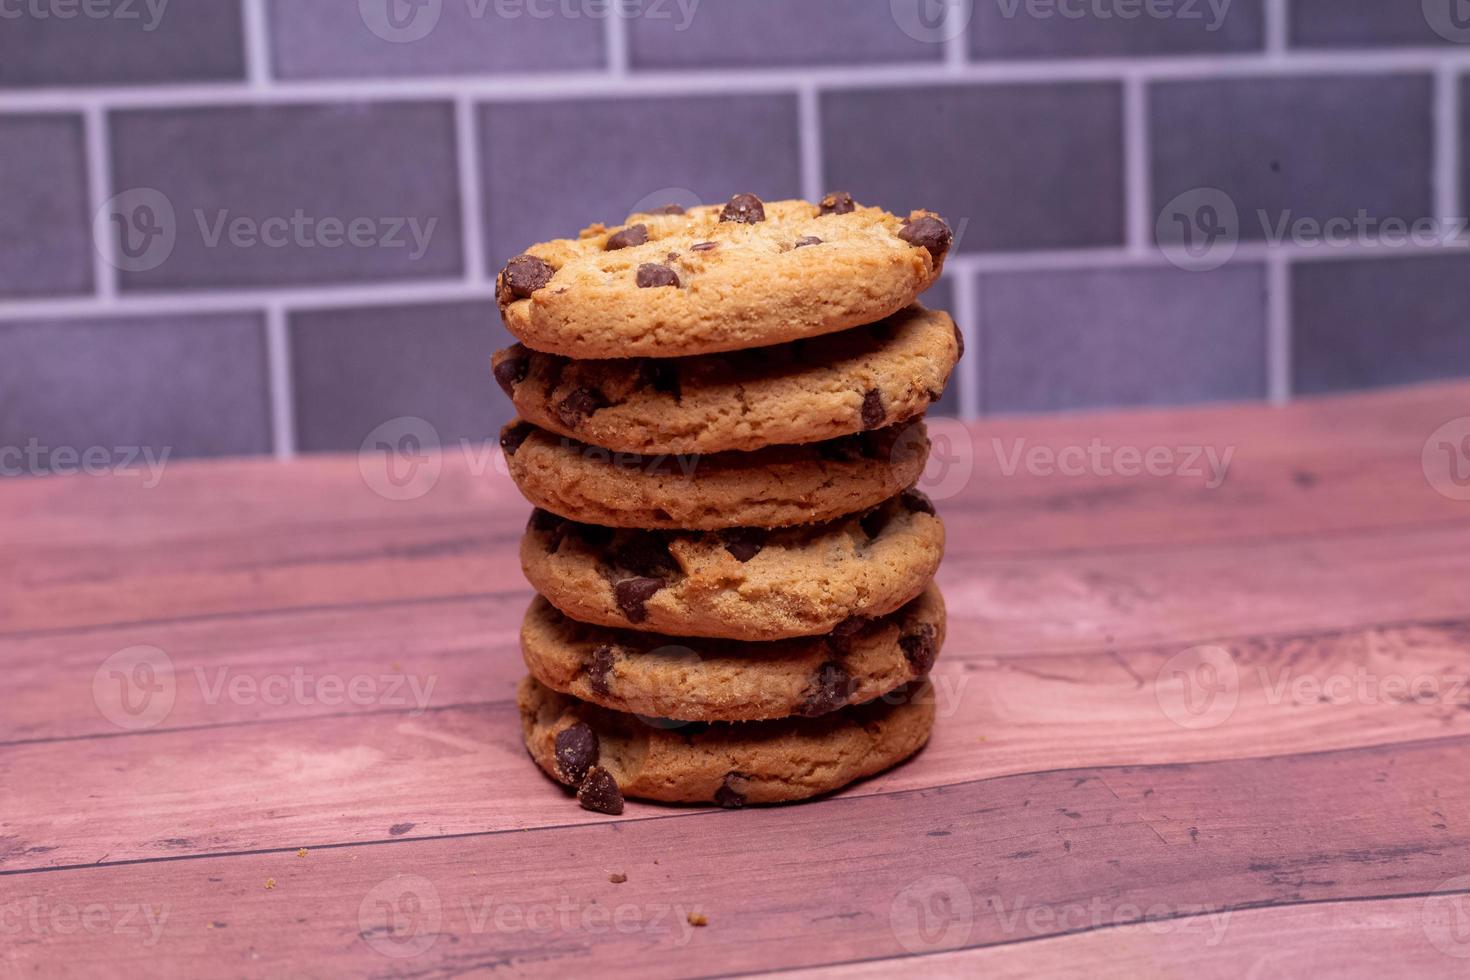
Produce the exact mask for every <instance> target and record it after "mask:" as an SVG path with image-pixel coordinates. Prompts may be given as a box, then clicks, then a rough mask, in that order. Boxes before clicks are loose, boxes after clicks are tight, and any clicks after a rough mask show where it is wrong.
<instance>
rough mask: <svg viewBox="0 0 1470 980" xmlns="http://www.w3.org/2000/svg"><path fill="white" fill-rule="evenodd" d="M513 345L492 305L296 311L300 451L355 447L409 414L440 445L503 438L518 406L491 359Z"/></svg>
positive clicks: (295, 369) (294, 341) (293, 351)
mask: <svg viewBox="0 0 1470 980" xmlns="http://www.w3.org/2000/svg"><path fill="white" fill-rule="evenodd" d="M509 342H510V341H509V338H508V337H507V336H506V335H505V333H504V331H503V330H501V329H500V314H499V312H498V311H497V310H496V308H495V304H494V303H490V302H470V303H443V304H423V305H416V306H399V307H383V308H372V309H333V310H320V311H311V312H302V313H296V314H293V315H292V317H291V365H292V375H293V377H294V378H295V384H294V387H295V392H296V439H297V447H298V448H299V449H301V450H303V451H317V450H350V451H354V452H355V451H356V450H358V449H359V448H361V446H362V442H363V439H365V438H366V437H367V435H368V434H369V433H370V432H372V431H373V430H374V429H375V428H377V427H378V426H379V425H382V424H383V423H384V422H388V421H389V420H391V419H394V418H398V417H400V416H415V417H418V418H422V419H425V420H427V421H428V422H429V423H430V424H431V425H433V426H434V427H435V429H437V431H438V434H439V439H440V444H441V445H449V444H457V442H458V440H459V439H461V438H464V439H471V440H476V441H479V440H483V439H488V438H494V437H495V436H496V435H497V434H498V433H499V431H500V426H501V425H503V424H504V423H505V422H507V421H509V420H510V417H511V415H512V414H513V412H512V410H511V407H510V402H509V401H508V400H507V399H506V398H505V396H504V395H503V394H502V393H501V391H500V389H499V388H498V387H497V386H496V384H495V381H494V379H493V378H492V377H491V375H490V355H491V354H492V353H493V352H494V351H495V349H496V348H497V347H499V346H503V345H504V344H507V343H509Z"/></svg>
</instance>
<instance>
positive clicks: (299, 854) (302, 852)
mask: <svg viewBox="0 0 1470 980" xmlns="http://www.w3.org/2000/svg"><path fill="white" fill-rule="evenodd" d="M296 856H297V857H299V858H304V857H306V848H304V847H303V848H300V849H298V850H297V851H296Z"/></svg>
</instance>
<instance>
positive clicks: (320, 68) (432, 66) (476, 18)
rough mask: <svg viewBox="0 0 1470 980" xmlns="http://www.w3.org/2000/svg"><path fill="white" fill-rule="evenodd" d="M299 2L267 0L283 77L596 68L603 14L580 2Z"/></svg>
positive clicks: (278, 69)
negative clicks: (396, 13) (390, 14)
mask: <svg viewBox="0 0 1470 980" xmlns="http://www.w3.org/2000/svg"><path fill="white" fill-rule="evenodd" d="M399 2H400V0H374V2H373V3H372V4H369V5H367V6H366V7H364V6H362V5H360V4H358V3H354V2H350V0H348V2H336V3H320V2H312V3H302V2H301V0H271V7H270V13H271V46H272V51H273V53H274V57H275V69H274V70H275V71H276V73H277V74H279V75H280V76H281V77H283V78H350V77H382V76H398V75H454V74H469V73H486V72H511V71H514V72H540V71H559V70H571V69H593V68H600V67H602V64H603V39H602V34H603V26H604V20H605V18H604V17H594V16H589V15H588V14H587V13H586V12H585V11H584V10H583V9H582V7H581V6H579V5H570V6H566V7H565V9H567V10H570V11H571V12H572V13H575V14H577V16H575V17H572V16H566V15H565V14H564V13H563V12H562V11H563V6H558V5H557V4H536V3H531V4H527V3H524V2H519V0H516V2H506V0H486V2H483V3H481V2H471V0H450V2H447V3H436V4H425V5H420V6H408V5H404V6H402V7H399V10H400V12H403V13H406V14H407V16H406V17H405V18H404V19H402V20H401V21H395V22H390V21H389V20H388V19H387V17H386V12H387V11H388V10H389V9H390V6H391V5H394V4H398V3H399Z"/></svg>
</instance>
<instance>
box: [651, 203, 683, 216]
mask: <svg viewBox="0 0 1470 980" xmlns="http://www.w3.org/2000/svg"><path fill="white" fill-rule="evenodd" d="M648 213H649V214H683V213H684V205H682V204H665V205H664V206H663V207H661V208H655V209H654V210H652V211H650V212H648Z"/></svg>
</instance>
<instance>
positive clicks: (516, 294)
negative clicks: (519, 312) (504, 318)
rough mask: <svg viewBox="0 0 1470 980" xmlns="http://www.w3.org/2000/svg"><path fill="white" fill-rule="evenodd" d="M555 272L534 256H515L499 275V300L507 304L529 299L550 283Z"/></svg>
mask: <svg viewBox="0 0 1470 980" xmlns="http://www.w3.org/2000/svg"><path fill="white" fill-rule="evenodd" d="M554 275H556V270H555V269H553V268H552V267H551V266H549V265H547V264H546V263H545V262H543V261H542V260H540V259H538V258H536V256H534V255H517V256H516V257H515V258H513V259H511V260H510V261H509V262H507V263H506V264H505V269H504V270H502V271H501V273H500V289H499V292H500V293H501V295H500V297H499V299H500V301H501V302H502V303H508V302H510V301H511V300H512V299H529V298H530V296H531V294H532V293H534V292H535V291H536V290H538V289H541V288H543V287H544V286H545V285H546V284H547V283H549V282H551V277H552V276H554Z"/></svg>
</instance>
